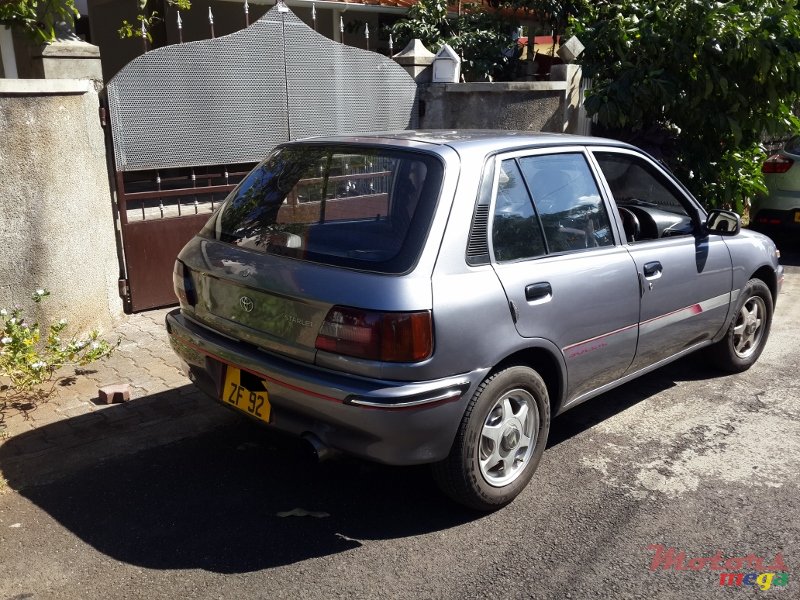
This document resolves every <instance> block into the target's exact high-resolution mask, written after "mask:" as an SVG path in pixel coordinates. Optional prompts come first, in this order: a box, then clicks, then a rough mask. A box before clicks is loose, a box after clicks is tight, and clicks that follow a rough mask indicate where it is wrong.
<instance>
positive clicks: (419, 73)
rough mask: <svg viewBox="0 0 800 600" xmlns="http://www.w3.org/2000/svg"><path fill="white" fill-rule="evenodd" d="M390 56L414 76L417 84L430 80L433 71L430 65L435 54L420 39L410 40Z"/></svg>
mask: <svg viewBox="0 0 800 600" xmlns="http://www.w3.org/2000/svg"><path fill="white" fill-rule="evenodd" d="M392 58H393V59H394V61H395V62H396V63H397V64H398V65H400V66H401V67H403V68H404V69H405V70H406V72H407V73H408V74H409V75H411V77H413V78H414V81H416V82H417V85H419V84H425V83H430V82H431V78H432V77H431V75H432V72H433V68H432V66H431V65H433V60H434V59H435V58H436V55H435V54H434V53H433V52H431V51H430V50H428V49H427V48H426V47H425V44H423V43H422V41H421V40H417V39H414V40H411V41H410V42H408V44H407V45H406V47H405V48H403V49H402V50H401V51H400V52H398V53H397V54H395V55H394V56H393V57H392Z"/></svg>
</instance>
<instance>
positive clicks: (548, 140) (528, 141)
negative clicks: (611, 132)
mask: <svg viewBox="0 0 800 600" xmlns="http://www.w3.org/2000/svg"><path fill="white" fill-rule="evenodd" d="M298 141H300V142H313V143H337V144H338V143H356V144H379V145H390V146H405V147H417V148H418V147H420V146H449V147H451V148H453V149H454V150H456V151H461V150H463V151H468V152H475V151H477V152H480V153H485V154H491V153H494V152H498V151H505V150H512V149H514V148H529V147H557V146H589V145H592V146H594V145H604V146H617V147H623V148H633V146H630V145H629V144H625V143H623V142H619V141H617V140H610V139H606V138H599V137H589V136H579V135H571V134H564V133H542V132H532V131H511V130H499V129H416V130H414V129H410V130H403V131H378V132H370V133H354V134H352V135H344V136H325V137H313V138H306V139H304V140H298Z"/></svg>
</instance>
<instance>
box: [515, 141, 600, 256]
mask: <svg viewBox="0 0 800 600" xmlns="http://www.w3.org/2000/svg"><path fill="white" fill-rule="evenodd" d="M519 165H520V168H521V169H522V173H523V174H524V176H525V181H526V182H527V184H528V187H529V188H530V190H531V194H532V195H533V202H534V205H535V207H536V210H537V212H538V213H539V218H540V220H541V223H542V228H543V230H544V235H545V239H546V241H547V250H548V252H550V253H555V252H569V251H573V250H583V249H586V248H595V247H598V246H611V245H613V244H614V237H613V235H612V233H611V224H610V221H609V218H608V212H607V211H606V207H605V204H603V200H602V198H601V197H600V192H599V190H598V188H597V183H596V182H595V180H594V177H593V176H592V172H591V170H590V169H589V165H588V163H587V162H586V158H585V157H584V155H583V154H579V153H563V154H551V155H537V156H528V157H524V158H520V159H519Z"/></svg>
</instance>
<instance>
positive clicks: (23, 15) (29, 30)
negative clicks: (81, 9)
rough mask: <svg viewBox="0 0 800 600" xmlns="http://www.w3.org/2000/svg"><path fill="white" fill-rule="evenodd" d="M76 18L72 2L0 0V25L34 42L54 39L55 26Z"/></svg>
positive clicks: (65, 0) (68, 0)
mask: <svg viewBox="0 0 800 600" xmlns="http://www.w3.org/2000/svg"><path fill="white" fill-rule="evenodd" d="M77 16H78V9H77V8H75V2H74V0H0V25H5V26H6V27H9V28H11V29H19V30H20V31H23V32H25V33H26V34H27V35H28V36H29V37H30V38H32V39H33V40H34V41H36V42H42V43H44V42H51V41H53V40H54V39H55V38H56V25H57V24H58V23H60V22H62V21H63V22H66V23H70V24H71V23H72V21H73V20H74V19H75V17H77Z"/></svg>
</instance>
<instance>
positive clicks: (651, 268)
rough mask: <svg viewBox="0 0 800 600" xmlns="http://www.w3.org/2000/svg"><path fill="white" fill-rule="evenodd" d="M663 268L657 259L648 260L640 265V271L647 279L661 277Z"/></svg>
mask: <svg viewBox="0 0 800 600" xmlns="http://www.w3.org/2000/svg"><path fill="white" fill-rule="evenodd" d="M663 270H664V267H662V266H661V263H660V262H658V261H657V260H655V261H653V262H649V263H647V264H645V266H644V267H642V272H643V273H644V276H645V277H646V278H647V279H658V278H659V277H661V273H662V271H663Z"/></svg>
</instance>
